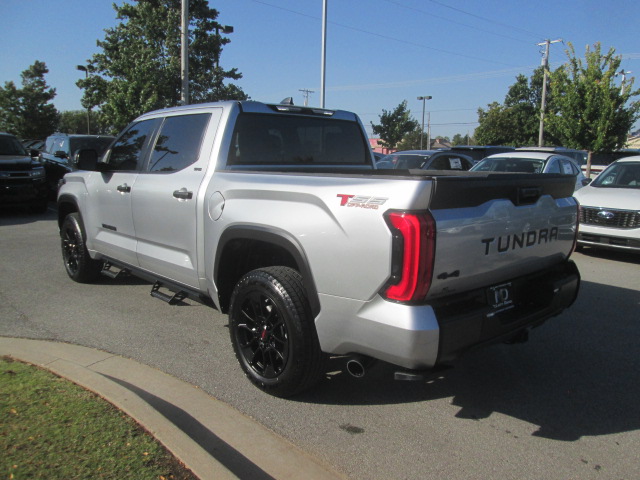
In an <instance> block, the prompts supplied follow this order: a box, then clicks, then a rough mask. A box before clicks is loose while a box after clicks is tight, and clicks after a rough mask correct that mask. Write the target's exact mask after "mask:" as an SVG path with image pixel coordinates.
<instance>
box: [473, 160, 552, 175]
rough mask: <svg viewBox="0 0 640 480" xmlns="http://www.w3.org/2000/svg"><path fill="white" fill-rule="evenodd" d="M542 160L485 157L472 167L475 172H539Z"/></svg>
mask: <svg viewBox="0 0 640 480" xmlns="http://www.w3.org/2000/svg"><path fill="white" fill-rule="evenodd" d="M543 167H544V162H543V161H542V160H533V159H528V158H485V159H484V160H482V161H481V162H480V163H478V164H477V165H476V166H475V167H474V168H473V169H474V170H475V171H476V172H511V173H540V172H542V169H543Z"/></svg>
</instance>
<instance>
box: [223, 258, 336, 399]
mask: <svg viewBox="0 0 640 480" xmlns="http://www.w3.org/2000/svg"><path fill="white" fill-rule="evenodd" d="M229 327H230V328H229V332H230V335H231V342H232V344H233V349H234V352H235V354H236V357H237V359H238V361H239V362H240V366H241V367H242V369H243V370H244V372H245V374H246V375H247V377H248V378H249V379H250V380H251V381H252V382H253V383H254V384H255V385H257V386H258V387H259V388H261V389H263V390H265V391H266V392H268V393H270V394H272V395H275V396H279V397H288V396H292V395H295V394H297V393H300V392H302V391H303V390H306V389H308V388H310V387H312V386H313V385H314V384H316V383H317V382H318V381H319V380H320V379H321V378H322V376H323V374H324V368H325V359H326V356H325V354H324V353H322V351H321V350H320V344H319V342H318V337H317V333H316V330H315V325H314V323H313V318H312V315H311V310H310V308H309V302H308V300H307V294H306V290H305V288H304V285H303V283H302V277H301V276H300V274H299V273H298V272H297V271H295V270H293V269H291V268H288V267H269V268H264V269H260V270H253V271H251V272H249V273H247V274H246V275H245V276H244V277H242V278H241V279H240V281H239V282H238V284H237V285H236V287H235V289H234V291H233V294H232V296H231V305H230V308H229Z"/></svg>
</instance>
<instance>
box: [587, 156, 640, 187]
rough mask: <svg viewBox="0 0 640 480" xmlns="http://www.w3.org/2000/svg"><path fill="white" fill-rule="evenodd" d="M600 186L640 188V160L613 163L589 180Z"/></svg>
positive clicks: (592, 183)
mask: <svg viewBox="0 0 640 480" xmlns="http://www.w3.org/2000/svg"><path fill="white" fill-rule="evenodd" d="M591 185H592V186H594V187H600V188H640V162H624V163H614V164H613V165H611V166H610V167H609V168H607V169H606V170H605V171H604V172H602V173H601V174H600V175H598V176H597V177H596V179H595V180H594V181H593V182H591Z"/></svg>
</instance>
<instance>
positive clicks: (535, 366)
mask: <svg viewBox="0 0 640 480" xmlns="http://www.w3.org/2000/svg"><path fill="white" fill-rule="evenodd" d="M639 306H640V292H638V291H635V290H627V289H623V288H618V287H612V286H607V285H601V284H595V283H590V282H583V283H582V289H581V292H580V296H579V298H578V300H577V302H576V304H575V305H574V306H573V307H572V308H571V309H570V310H569V311H567V312H566V313H564V314H563V315H561V316H559V317H556V318H553V319H551V320H549V322H547V324H545V325H544V326H542V327H541V328H539V329H537V330H534V331H533V332H532V334H531V339H530V341H529V343H527V344H521V345H496V346H492V347H489V348H486V349H483V350H478V351H474V352H469V353H468V354H467V355H466V356H465V357H463V358H462V359H461V360H460V361H459V362H458V363H457V365H456V367H455V368H453V369H451V370H447V371H445V372H441V373H440V374H438V375H434V376H433V377H431V378H430V379H429V380H427V381H426V382H425V381H422V382H410V383H405V382H397V381H394V380H393V379H392V378H393V372H394V367H392V366H390V365H387V364H378V365H377V366H375V367H373V368H372V369H371V370H370V371H369V372H367V374H366V375H365V377H364V378H362V379H354V378H351V377H350V376H349V375H348V374H347V373H346V372H345V370H344V359H341V360H336V361H334V362H333V364H332V365H331V367H332V368H331V369H332V370H334V373H333V375H330V376H329V380H327V381H325V382H324V383H323V384H322V385H321V387H320V388H318V389H316V390H314V391H312V392H310V393H309V394H306V395H304V396H301V397H298V398H297V400H298V401H306V402H312V403H327V404H344V405H371V404H374V405H375V404H379V405H380V404H400V403H411V402H424V401H429V400H432V399H438V398H447V397H452V404H453V405H456V406H459V407H460V410H459V411H458V412H457V414H456V417H457V418H459V419H464V420H466V421H478V420H481V419H483V418H487V417H489V416H490V415H491V414H492V413H494V412H497V413H501V414H504V415H509V416H512V417H514V418H518V419H520V420H524V421H526V422H529V423H531V424H534V425H537V426H538V427H539V428H538V430H537V431H536V432H535V434H534V435H537V436H542V437H546V438H553V439H556V440H567V441H572V440H577V439H579V438H580V437H582V436H593V435H605V434H611V433H619V432H625V431H632V430H637V429H638V428H640V349H639V348H638V339H639V338H640V315H639V314H638V312H639V311H640V309H639ZM336 370H338V373H335V371H336Z"/></svg>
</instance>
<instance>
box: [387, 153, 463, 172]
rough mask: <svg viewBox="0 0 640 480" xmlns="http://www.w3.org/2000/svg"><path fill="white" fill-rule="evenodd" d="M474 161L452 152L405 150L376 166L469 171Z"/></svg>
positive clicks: (391, 155)
mask: <svg viewBox="0 0 640 480" xmlns="http://www.w3.org/2000/svg"><path fill="white" fill-rule="evenodd" d="M472 166H473V159H472V158H471V157H469V156H467V155H463V154H461V153H458V152H451V151H450V150H405V151H402V152H394V153H390V154H389V155H387V156H386V157H385V158H383V159H382V160H381V161H380V162H378V163H377V164H376V167H377V168H378V169H382V168H395V169H407V170H411V169H420V170H469V169H470V168H471V167H472Z"/></svg>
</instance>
